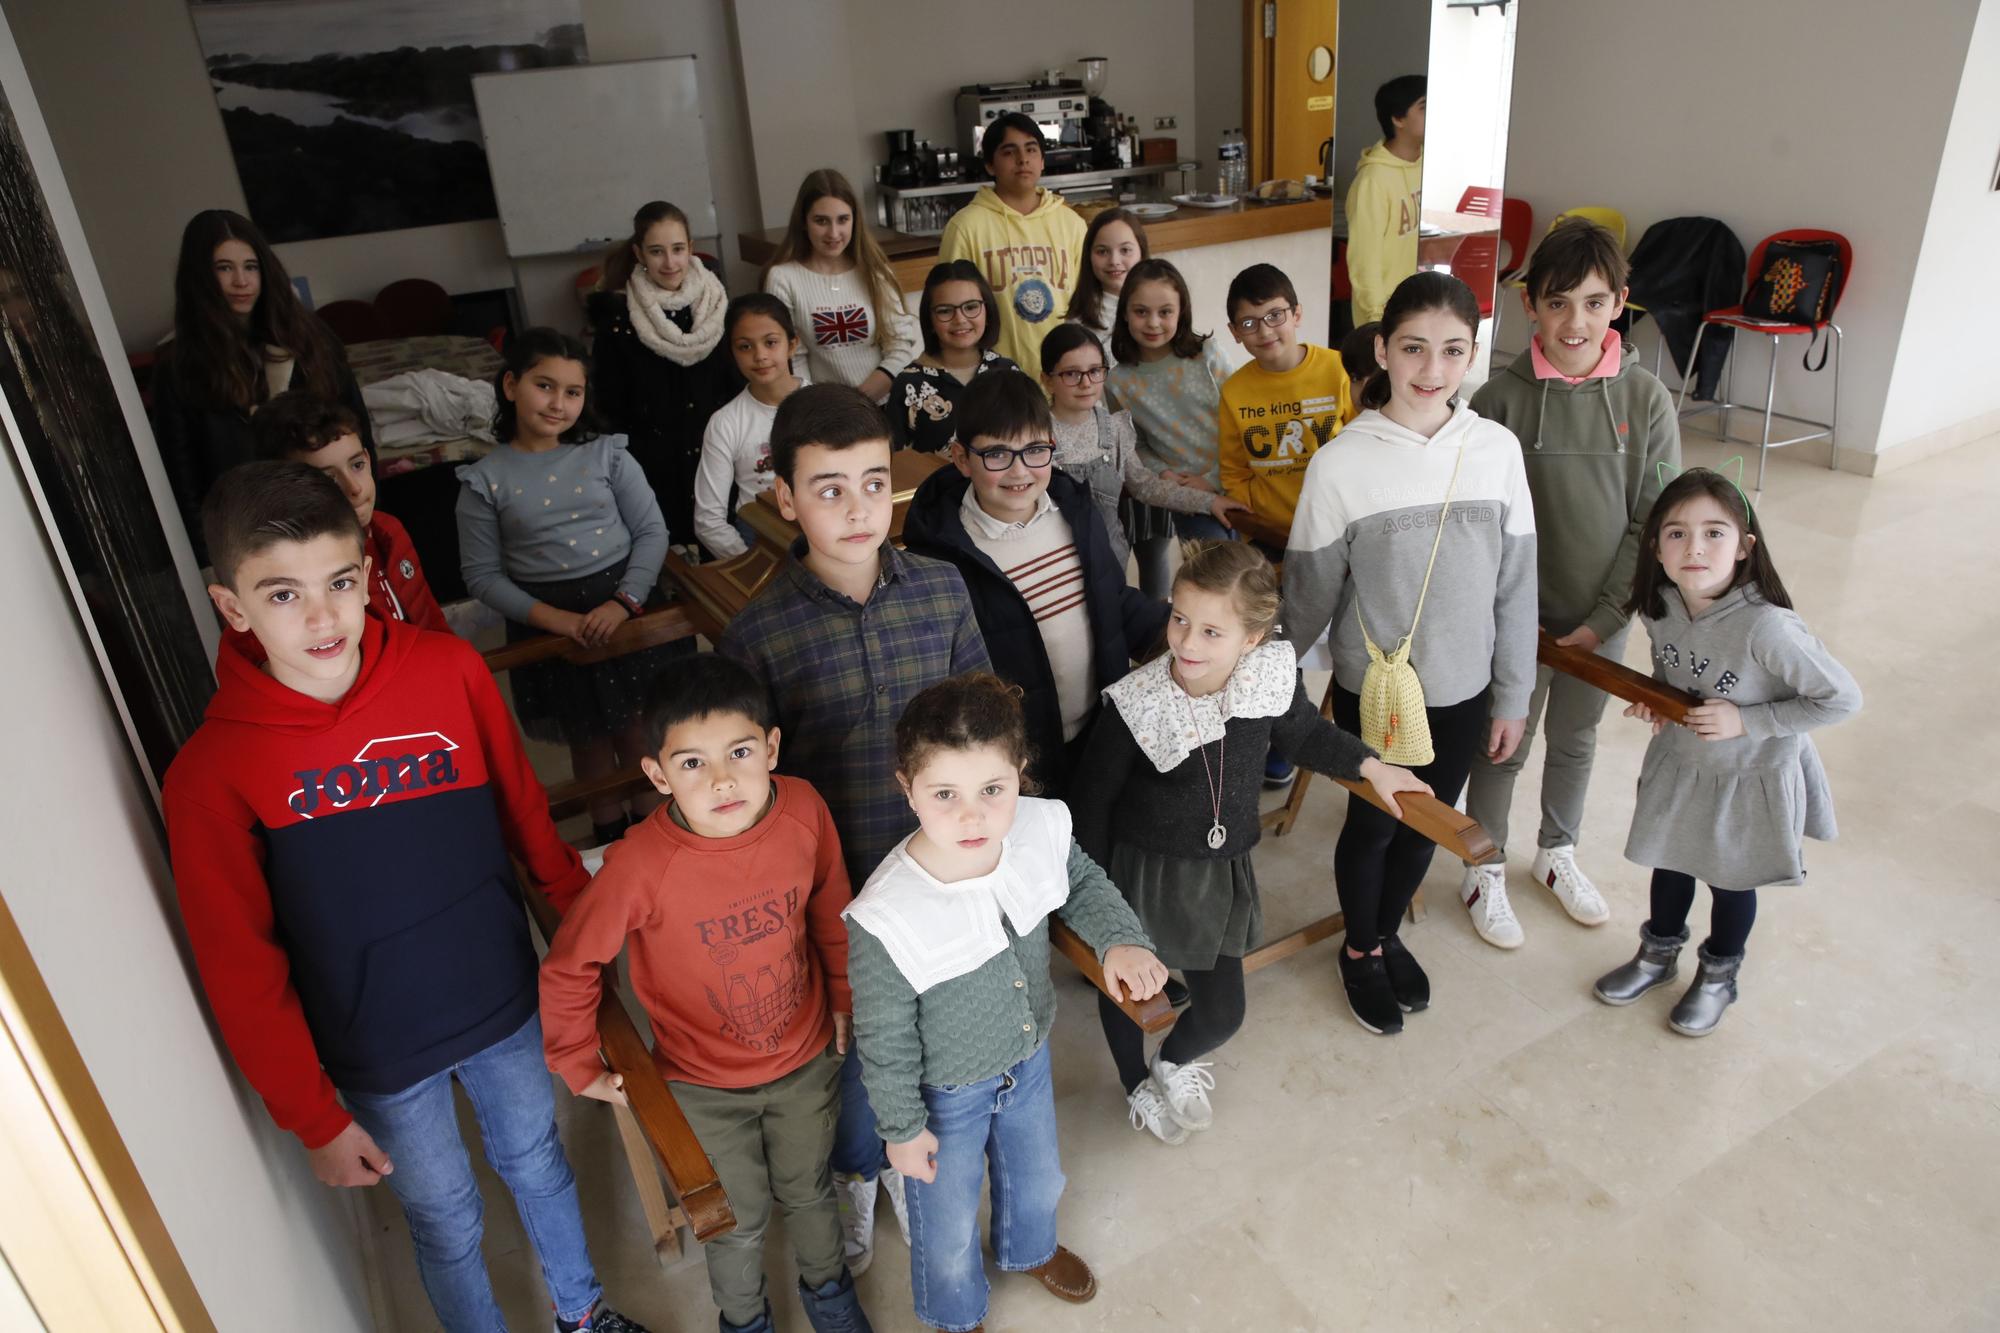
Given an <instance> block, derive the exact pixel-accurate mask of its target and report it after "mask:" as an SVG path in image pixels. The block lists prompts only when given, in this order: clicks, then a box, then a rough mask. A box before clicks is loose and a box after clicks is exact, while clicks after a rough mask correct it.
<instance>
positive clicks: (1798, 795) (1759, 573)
mask: <svg viewBox="0 0 2000 1333" xmlns="http://www.w3.org/2000/svg"><path fill="white" fill-rule="evenodd" d="M1639 549H1640V552H1641V554H1640V559H1639V567H1638V569H1637V571H1636V572H1635V574H1634V577H1633V581H1632V600H1631V601H1630V603H1628V605H1627V609H1628V610H1630V611H1637V612H1638V613H1639V614H1640V616H1641V617H1642V618H1643V619H1644V620H1645V624H1646V632H1647V633H1648V634H1649V635H1650V636H1651V638H1652V642H1653V677H1654V679H1656V680H1659V681H1663V682H1665V683H1666V684H1668V685H1673V686H1676V687H1678V688H1680V689H1683V690H1686V691H1688V692H1689V693H1691V694H1694V695H1697V696H1699V697H1700V698H1701V699H1702V700H1703V703H1702V704H1701V706H1700V707H1698V708H1695V709H1693V710H1691V711H1690V712H1689V713H1688V715H1687V719H1686V722H1685V723H1684V724H1683V725H1679V726H1676V725H1671V724H1669V723H1667V722H1666V721H1665V720H1664V719H1662V718H1659V717H1656V716H1654V714H1653V713H1652V712H1651V710H1649V709H1648V708H1646V707H1645V706H1644V705H1643V704H1633V705H1632V706H1631V707H1629V708H1627V709H1626V710H1625V714H1626V716H1628V717H1637V718H1639V719H1640V720H1642V721H1645V722H1650V723H1651V724H1652V727H1653V742H1652V744H1651V745H1650V746H1649V747H1648V748H1647V750H1646V758H1645V762H1644V764H1643V765H1642V766H1641V768H1640V771H1639V796H1638V803H1637V806H1636V808H1635V809H1634V810H1633V814H1632V833H1631V836H1630V837H1629V838H1628V839H1627V841H1626V844H1625V855H1626V857H1627V859H1629V860H1632V861H1635V862H1637V863H1638V864H1640V865H1643V866H1651V867H1653V901H1652V915H1651V917H1650V918H1649V919H1648V920H1647V921H1646V923H1645V924H1644V925H1642V926H1641V927H1640V928H1639V952H1638V953H1637V954H1636V955H1634V957H1633V959H1632V961H1631V962H1629V963H1627V964H1625V966H1623V967H1621V968H1618V969H1617V970H1615V971H1613V972H1610V973H1608V974H1606V975H1605V976H1603V977H1601V978H1599V980H1598V982H1597V986H1596V993H1597V998H1598V999H1600V1000H1602V1001H1604V1002H1605V1003H1606V1004H1616V1005H1624V1004H1630V1003H1632V1001H1634V1000H1636V999H1638V998H1639V997H1640V996H1641V995H1643V994H1645V993H1646V992H1647V991H1649V990H1651V989H1652V988H1653V987H1655V986H1659V985H1662V984H1664V983H1665V982H1667V981H1669V980H1671V979H1672V978H1673V976H1674V974H1675V971H1676V969H1677V966H1678V959H1679V956H1680V950H1681V946H1682V945H1683V944H1685V943H1686V942H1687V939H1688V930H1687V918H1688V912H1689V910H1690V909H1691V908H1692V907H1693V905H1694V897H1695V881H1696V880H1697V879H1700V880H1702V881H1705V882H1706V883H1707V884H1708V886H1709V890H1710V892H1711V894H1712V895H1713V907H1712V911H1711V916H1710V921H1709V935H1708V939H1707V940H1706V941H1704V942H1703V943H1702V945H1701V947H1700V949H1699V951H1698V955H1699V958H1700V969H1699V971H1698V972H1697V974H1696V976H1695V980H1694V983H1693V984H1692V985H1691V986H1690V987H1689V988H1688V991H1687V993H1686V994H1685V995H1683V996H1682V997H1681V1001H1680V1003H1679V1004H1677V1005H1675V1006H1674V1010H1673V1013H1672V1015H1671V1016H1670V1017H1669V1018H1668V1024H1669V1026H1671V1027H1672V1028H1673V1030H1674V1031H1676V1032H1678V1033H1680V1034H1681V1035H1682V1036H1687V1037H1704V1036H1707V1035H1708V1034H1709V1033H1710V1032H1712V1031H1714V1030H1715V1026H1716V1024H1717V1023H1719V1022H1721V1020H1722V1013H1723V1010H1725V1009H1727V1008H1728V1007H1729V1005H1730V1003H1731V1002H1732V1001H1734V1000H1735V999H1736V980H1737V970H1738V969H1739V968H1740V967H1741V966H1742V963H1743V950H1744V943H1745V941H1746V940H1747V939H1748V938H1749V935H1750V928H1751V926H1752V924H1753V923H1754V922H1755V921H1756V917H1757V888H1758V886H1760V885H1764V884H1798V883H1802V882H1803V881H1804V879H1805V865H1804V862H1803V860H1802V858H1801V855H1800V846H1799V843H1800V840H1801V839H1802V838H1819V839H1823V840H1830V839H1831V838H1833V836H1834V834H1835V827H1834V818H1833V793H1832V791H1831V789H1830V788H1829V787H1828V785H1827V780H1826V770H1825V769H1824V768H1823V767H1822V766H1821V764H1820V760H1819V752H1818V751H1817V750H1815V749H1814V748H1813V743H1812V740H1811V739H1810V738H1809V737H1808V736H1807V735H1806V733H1807V732H1809V731H1812V730H1814V729H1815V728H1818V727H1824V726H1828V725H1830V724H1832V723H1835V722H1839V721H1841V720H1842V719H1844V718H1847V717H1849V716H1851V715H1853V714H1854V713H1855V712H1857V711H1859V709H1860V707H1861V690H1860V687H1859V686H1857V685H1856V684H1855V683H1854V678H1853V677H1852V676H1850V675H1849V674H1848V673H1847V669H1846V668H1845V667H1843V666H1841V665H1840V663H1839V662H1836V661H1835V660H1834V659H1833V656H1832V654H1830V653H1828V652H1827V650H1826V647H1825V645H1824V644H1822V643H1821V642H1820V641H1819V640H1818V639H1816V638H1814V637H1813V635H1812V632H1811V631H1810V630H1808V629H1807V628H1806V626H1805V622H1804V621H1802V620H1800V619H1799V617H1798V615H1797V613H1795V612H1794V611H1793V610H1792V602H1791V598H1790V597H1789V596H1788V595H1787V594H1786V592H1785V585H1784V583H1783V582H1782V581H1780V579H1779V578H1778V571H1777V568H1776V566H1775V565H1773V564H1772V562H1771V554H1770V548H1769V546H1768V544H1767V543H1766V542H1765V540H1764V536H1763V532H1762V531H1761V529H1760V528H1759V527H1758V525H1757V517H1756V514H1755V512H1754V511H1753V510H1752V509H1751V508H1750V504H1749V500H1748V498H1747V497H1745V496H1744V494H1743V492H1742V491H1741V489H1740V488H1739V487H1738V486H1737V484H1736V483H1735V482H1733V481H1731V480H1730V479H1729V478H1727V477H1725V476H1723V475H1722V474H1721V473H1719V472H1714V471H1710V470H1709V469H1706V468H1692V469H1690V470H1688V471H1686V472H1683V473H1681V474H1680V475H1679V476H1678V477H1676V478H1674V479H1673V480H1672V481H1671V482H1669V483H1668V484H1667V486H1666V487H1665V488H1664V489H1663V490H1662V491H1661V493H1660V498H1659V501H1658V502H1657V503H1656V504H1655V505H1654V506H1653V511H1652V513H1651V514H1650V515H1649V516H1648V517H1647V519H1646V526H1645V529H1644V531H1643V532H1642V533H1641V535H1640V544H1639Z"/></svg>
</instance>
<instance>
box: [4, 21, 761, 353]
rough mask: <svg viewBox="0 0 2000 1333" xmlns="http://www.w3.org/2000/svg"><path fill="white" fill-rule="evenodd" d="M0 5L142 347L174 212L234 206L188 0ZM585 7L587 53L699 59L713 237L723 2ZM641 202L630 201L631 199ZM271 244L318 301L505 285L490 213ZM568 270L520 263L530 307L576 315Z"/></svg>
mask: <svg viewBox="0 0 2000 1333" xmlns="http://www.w3.org/2000/svg"><path fill="white" fill-rule="evenodd" d="M0 8H4V10H5V12H6V16H7V19H8V21H9V23H10V24H11V25H12V26H13V28H14V31H15V35H16V38H17V40H18V42H19V44H20V49H21V53H22V57H23V59H24V61H25V62H26V64H27V66H28V74H29V77H30V79H31V81H32V82H33V85H34V88H35V93H36V96H37V98H38V100H39V101H40V102H41V104H42V108H43V112H44V114H45V115H46V116H47V118H48V121H49V128H50V133H51V134H52V135H53V136H54V138H55V143H56V150H57V152H58V153H59V154H60V155H61V157H62V160H63V165H64V168H65V170H66V172H67V173H68V176H69V179H70V182H71V188H72V189H73V191H74V192H75V195H76V200H77V207H78V210H79V211H80V212H81V213H82V215H83V219H84V225H85V228H86V230H87V231H88V233H89V236H90V242H91V249H92V250H93V251H94V252H95V254H96V255H97V257H98V262H99V264H100V265H101V267H102V269H103V272H104V278H105V285H106V287H107V289H108V290H109V292H110V294H111V299H112V305H113V308H114V310H115V312H116V315H117V320H118V329H119V334H120V337H121V340H122V341H123V343H124V345H125V346H126V347H127V348H128V349H130V350H139V349H141V348H145V347H150V346H151V345H152V344H153V343H154V342H155V341H156V340H157V339H159V338H160V337H161V336H162V335H163V334H164V333H166V331H167V330H168V329H169V328H170V327H171V326H172V323H173V267H174V256H175V254H176V251H177V249H178V247H179V243H180V230H181V226H182V224H183V223H185V222H186V220H187V219H188V218H189V217H190V216H191V215H193V214H194V213H196V212H198V211H199V210H201V209H204V208H230V209H235V210H237V211H239V212H240V211H242V210H243V208H244V202H243V187H242V185H241V183H240V182H239V181H238V179H237V176H236V167H235V163H234V162H233V160H232V159H231V158H230V155H229V144H228V140H227V139H226V138H225V137H224V135H223V130H222V117H221V114H220V113H219V112H218V111H217V110H216V106H215V97H214V95H213V94H212V93H211V92H210V90H209V84H208V79H207V76H206V71H205V70H204V68H203V65H202V59H201V48H200V45H199V44H198V43H197V42H196V40H195V34H194V24H193V22H192V21H191V20H190V19H189V17H188V10H187V6H186V5H185V4H183V3H180V2H179V0H61V3H52V2H51V0H4V3H0ZM583 16H584V30H585V34H586V38H587V40H588V42H589V46H590V55H591V58H592V59H594V60H635V59H644V58H648V57H653V56H665V55H685V54H689V53H692V54H694V55H696V56H698V57H700V59H701V70H702V77H703V101H704V105H703V108H702V111H703V127H704V130H705V132H706V138H707V140H708V156H709V162H710V164H711V170H712V172H713V174H714V177H715V189H716V209H717V212H718V215H719V216H720V218H721V220H722V225H723V227H724V229H725V233H726V234H733V232H734V231H735V230H736V229H737V227H738V225H739V223H740V222H741V221H745V220H754V219H755V218H756V216H757V199H756V194H755V184H754V180H753V177H752V174H751V171H750V163H749V160H748V154H747V153H746V152H745V150H744V145H745V144H746V142H747V137H746V133H745V116H744V112H743V97H742V89H741V86H740V83H739V82H738V81H737V80H736V78H735V66H736V60H735V52H734V47H733V39H732V35H731V32H730V27H729V12H728V4H727V0H583ZM644 202H646V201H645V200H643V199H635V200H633V201H632V203H633V207H634V208H635V209H636V208H637V207H638V206H639V205H640V204H642V203H644ZM726 248H727V249H729V250H731V251H733V250H734V246H733V245H732V246H729V247H726ZM278 254H279V257H280V258H282V259H283V260H284V261H285V265H286V267H288V268H289V269H290V270H291V271H292V272H293V274H295V275H301V276H304V277H306V278H308V279H309V280H310V281H311V284H312V291H313V297H314V299H315V300H316V301H318V302H326V301H334V300H340V299H342V298H346V297H355V298H360V299H363V300H366V299H367V298H369V297H372V296H373V295H374V294H375V293H376V292H377V291H379V290H380V289H381V288H382V287H383V286H384V285H386V284H387V283H389V282H392V281H394V280H395V279H397V278H405V277H428V278H431V279H433V280H434V281H437V282H440V283H442V284H443V285H444V286H445V288H446V289H447V290H449V291H453V292H470V291H484V290H489V289H492V288H497V287H507V286H510V285H511V284H512V282H513V278H512V274H511V272H510V270H509V267H508V264H507V255H506V249H505V247H504V245H503V244H502V242H501V236H500V225H499V223H498V222H496V221H485V222H464V223H454V224H451V225H448V226H442V227H423V228H417V229H413V230H409V231H395V232H378V233H374V234H371V235H365V236H344V237H337V238H334V239H330V240H322V241H302V242H298V243H295V244H290V245H283V246H280V247H278ZM581 267H584V265H583V264H581V263H572V262H570V261H557V262H556V263H555V264H553V265H550V264H547V263H542V264H539V265H537V266H536V267H535V269H534V270H532V271H531V272H529V273H528V274H526V275H524V284H525V286H526V287H527V292H526V295H527V297H528V307H529V316H530V318H531V319H540V320H554V321H558V322H561V323H564V324H565V325H567V326H568V327H572V328H574V327H578V326H579V325H580V322H581V314H580V312H579V311H578V310H577V307H576V305H575V303H574V301H573V300H572V299H571V298H570V296H569V293H568V290H567V288H568V278H569V277H570V276H571V274H572V273H573V272H574V270H575V269H577V268H581ZM734 276H735V275H733V274H732V278H734ZM747 280H748V279H747V271H746V276H745V281H747Z"/></svg>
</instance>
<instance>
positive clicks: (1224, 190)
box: [1215, 130, 1230, 194]
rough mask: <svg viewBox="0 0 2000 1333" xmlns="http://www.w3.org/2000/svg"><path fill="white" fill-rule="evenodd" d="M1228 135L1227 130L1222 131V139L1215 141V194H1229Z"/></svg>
mask: <svg viewBox="0 0 2000 1333" xmlns="http://www.w3.org/2000/svg"><path fill="white" fill-rule="evenodd" d="M1229 134H1230V132H1229V131H1228V130H1224V131H1223V132H1222V137H1221V138H1220V139H1218V140H1216V145H1215V192H1216V193H1217V194H1228V193H1229V155H1230V146H1229Z"/></svg>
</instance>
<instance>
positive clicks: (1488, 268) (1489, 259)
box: [1451, 185, 1506, 319]
mask: <svg viewBox="0 0 2000 1333" xmlns="http://www.w3.org/2000/svg"><path fill="white" fill-rule="evenodd" d="M1505 210H1506V200H1505V198H1504V197H1503V196H1502V195H1501V193H1500V191H1498V190H1496V189H1494V188H1493V187H1491V186H1489V185H1468V186H1466V187H1465V193H1464V194H1462V195H1460V196H1459V198H1458V211H1459V212H1461V213H1471V214H1474V215H1475V216H1478V217H1482V218H1500V217H1502V214H1503V213H1504V212H1505ZM1501 228H1502V230H1503V232H1504V230H1505V228H1506V222H1505V221H1504V219H1503V220H1502V222H1501ZM1500 241H1501V237H1499V236H1468V237H1466V238H1465V239H1464V240H1462V241H1460V242H1459V243H1458V248H1457V249H1456V250H1454V251H1452V254H1451V271H1452V275H1453V276H1454V277H1456V278H1458V279H1459V280H1460V281H1461V282H1463V283H1464V284H1465V285H1466V286H1468V287H1470V288H1472V294H1473V295H1474V296H1475V297H1477V298H1478V300H1479V314H1480V317H1481V318H1482V319H1491V318H1492V317H1493V290H1494V287H1495V286H1496V285H1497V284H1498V282H1499V280H1500Z"/></svg>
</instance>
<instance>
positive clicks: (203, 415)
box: [148, 330, 375, 565]
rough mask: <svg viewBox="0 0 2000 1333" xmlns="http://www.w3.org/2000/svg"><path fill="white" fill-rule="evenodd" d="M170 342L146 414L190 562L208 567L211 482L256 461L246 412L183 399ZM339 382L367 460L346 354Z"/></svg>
mask: <svg viewBox="0 0 2000 1333" xmlns="http://www.w3.org/2000/svg"><path fill="white" fill-rule="evenodd" d="M326 336H327V341H329V342H330V343H332V344H333V346H334V347H335V348H336V349H338V348H339V347H340V341H339V339H337V338H335V337H334V336H333V333H332V332H331V331H330V330H329V331H328V332H327V335H326ZM174 354H175V348H174V345H173V344H172V343H169V344H168V345H167V348H166V349H165V350H164V351H163V352H162V354H161V356H160V359H159V362H158V364H157V365H155V366H154V367H153V378H152V381H151V384H152V394H153V406H152V410H151V411H150V413H149V414H148V415H149V416H150V417H151V418H152V423H153V439H154V440H155V441H156V442H157V443H158V444H159V446H160V461H161V462H162V463H164V464H166V469H167V480H168V482H169V483H171V484H172V486H173V488H174V501H175V503H176V504H178V505H179V507H180V511H181V522H182V523H183V524H185V525H186V527H187V535H188V541H189V542H190V543H191V544H192V545H193V546H194V558H195V559H196V560H199V561H200V562H201V563H202V564H204V565H205V564H207V563H208V544H207V542H205V541H204V540H203V539H202V532H201V502H202V501H203V500H205V499H206V498H208V488H209V487H211V486H213V485H214V484H215V479H216V478H217V477H219V476H221V475H222V474H223V473H225V472H227V471H229V469H230V468H233V467H235V466H236V465H237V464H238V463H248V462H250V461H251V460H252V459H254V458H256V457H257V448H256V445H255V443H254V442H253V440H252V438H251V435H250V413H248V412H246V411H244V410H243V409H241V408H237V407H229V408H220V407H202V406H198V405H196V404H194V403H190V402H186V401H185V400H183V399H182V398H181V395H180V385H179V383H178V382H177V381H176V379H175V376H174V367H173V357H174ZM335 370H336V372H337V373H338V375H339V377H340V401H341V404H342V406H344V407H346V408H347V410H348V411H350V412H352V413H354V415H355V417H356V418H357V419H358V420H359V421H360V423H361V443H362V444H363V446H365V447H366V448H367V450H368V456H369V457H370V458H373V457H374V456H375V430H374V427H373V426H372V425H371V424H370V422H369V420H368V405H367V404H366V403H364V402H363V401H362V400H361V386H360V385H359V384H357V383H356V382H355V379H354V372H353V371H351V370H349V369H348V368H347V356H346V354H345V352H342V353H341V354H340V360H339V363H338V364H337V366H336V367H335Z"/></svg>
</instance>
